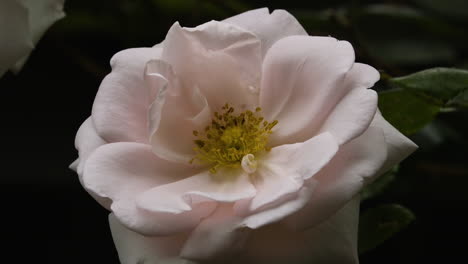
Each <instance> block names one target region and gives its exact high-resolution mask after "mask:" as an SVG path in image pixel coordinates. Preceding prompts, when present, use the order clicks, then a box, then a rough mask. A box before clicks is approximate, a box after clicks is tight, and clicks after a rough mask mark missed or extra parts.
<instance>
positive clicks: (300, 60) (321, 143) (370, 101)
mask: <svg viewBox="0 0 468 264" xmlns="http://www.w3.org/2000/svg"><path fill="white" fill-rule="evenodd" d="M354 59H355V55H354V50H353V47H352V46H351V44H350V43H349V42H346V41H338V40H336V39H335V38H332V37H314V36H309V35H308V34H307V33H306V31H305V30H304V29H303V28H302V26H301V25H300V24H299V23H298V21H297V20H296V19H295V18H294V17H293V16H292V15H290V14H289V13H288V12H286V11H284V10H276V11H274V12H272V13H270V12H269V11H268V9H266V8H265V9H258V10H253V11H249V12H246V13H243V14H240V15H237V16H235V17H231V18H229V19H226V20H224V21H222V22H217V21H211V22H208V23H205V24H203V25H200V26H198V27H195V28H184V27H181V26H180V25H179V23H175V24H174V25H173V26H172V27H171V28H170V29H169V32H168V33H167V36H166V39H165V40H164V41H163V42H162V43H160V44H158V45H156V46H154V47H151V48H135V49H128V50H124V51H121V52H119V53H117V54H116V55H115V56H114V57H113V58H112V59H111V65H112V72H111V73H110V74H109V75H107V76H106V78H105V79H104V80H103V82H102V84H101V86H100V88H99V91H98V93H97V96H96V99H95V101H94V105H93V110H92V115H91V117H89V118H88V119H87V120H86V121H85V122H84V123H83V125H82V126H81V127H80V129H79V131H78V134H77V136H76V142H75V144H76V148H77V149H78V151H79V159H78V160H77V161H76V162H74V163H73V164H72V168H74V169H76V171H77V172H78V175H79V177H80V181H81V183H82V184H83V186H84V188H85V189H86V190H87V191H88V192H89V193H90V194H91V195H92V196H93V197H94V198H95V199H96V200H97V201H98V202H99V203H100V204H101V205H102V206H104V207H105V208H107V209H108V210H110V211H111V214H110V216H109V222H110V228H111V231H112V236H113V239H114V242H115V245H116V247H117V250H118V253H119V258H120V261H121V262H122V263H124V264H136V263H206V262H210V263H213V262H215V263H231V262H232V263H358V255H357V226H358V215H359V202H360V201H359V192H360V190H361V189H362V188H363V187H364V186H365V185H366V184H368V183H369V182H371V181H373V180H374V179H375V178H376V177H377V176H379V175H381V174H382V173H383V172H385V171H386V170H388V169H389V168H391V167H392V166H393V165H395V164H397V163H398V162H400V161H401V160H402V159H404V158H405V157H407V156H408V155H409V154H410V153H411V152H413V151H414V150H415V149H416V146H415V145H414V144H413V143H412V142H411V141H410V140H409V139H407V138H406V137H405V136H403V135H402V134H400V133H399V132H398V131H397V130H396V129H395V128H394V127H392V126H391V125H390V124H389V123H388V122H386V121H385V120H384V119H383V118H382V116H381V114H380V113H379V112H378V110H377V94H376V92H375V91H373V90H371V89H368V88H370V87H372V86H373V85H374V83H375V82H376V81H378V80H379V73H378V72H377V71H376V70H375V69H374V68H372V67H371V66H369V65H366V64H361V63H355V62H354Z"/></svg>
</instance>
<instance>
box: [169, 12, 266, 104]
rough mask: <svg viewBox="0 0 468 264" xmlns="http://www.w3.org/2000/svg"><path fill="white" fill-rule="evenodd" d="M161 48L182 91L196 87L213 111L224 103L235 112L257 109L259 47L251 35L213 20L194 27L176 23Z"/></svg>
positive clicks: (258, 43)
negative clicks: (232, 107) (234, 109)
mask: <svg viewBox="0 0 468 264" xmlns="http://www.w3.org/2000/svg"><path fill="white" fill-rule="evenodd" d="M163 46H164V48H163V53H162V59H163V60H164V61H166V62H168V63H169V64H170V65H171V66H172V67H173V69H174V72H175V73H176V74H177V75H178V76H179V77H180V78H181V84H182V86H183V87H184V89H193V88H194V87H195V86H197V87H199V89H200V91H201V93H202V94H203V95H204V96H205V97H206V99H207V101H208V105H209V106H210V108H211V109H212V110H213V111H218V110H220V109H221V107H222V106H223V105H224V104H225V103H229V104H231V105H232V106H234V107H235V108H236V109H238V110H243V109H246V108H251V109H254V108H255V107H257V106H258V95H256V93H257V90H258V87H259V81H260V74H261V63H262V58H261V44H260V40H259V39H258V38H257V37H256V36H255V35H253V34H252V33H251V32H248V31H245V30H243V29H241V28H239V27H237V26H235V25H232V24H228V23H222V22H216V21H211V22H208V23H205V24H203V25H200V26H198V27H196V28H182V27H180V25H179V24H178V23H175V24H174V25H173V26H172V27H171V29H170V30H169V32H168V34H167V36H166V39H165V41H164V45H163Z"/></svg>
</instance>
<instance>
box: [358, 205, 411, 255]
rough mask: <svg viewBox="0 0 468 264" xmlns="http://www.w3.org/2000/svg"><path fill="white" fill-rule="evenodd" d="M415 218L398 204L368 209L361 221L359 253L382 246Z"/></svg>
mask: <svg viewBox="0 0 468 264" xmlns="http://www.w3.org/2000/svg"><path fill="white" fill-rule="evenodd" d="M414 218H415V216H414V214H413V213H412V212H411V211H410V210H408V209H407V208H405V207H403V206H401V205H397V204H384V205H379V206H378V207H375V208H371V209H368V210H367V211H366V212H364V213H363V214H362V215H361V216H360V219H359V253H360V254H361V253H364V252H366V251H368V250H371V249H373V248H375V247H376V246H378V245H380V244H382V243H383V242H384V241H385V240H387V239H389V238H390V237H392V236H393V235H394V234H395V233H397V232H398V231H400V230H402V229H404V228H406V227H407V226H408V225H409V224H410V223H411V222H412V221H413V220H414Z"/></svg>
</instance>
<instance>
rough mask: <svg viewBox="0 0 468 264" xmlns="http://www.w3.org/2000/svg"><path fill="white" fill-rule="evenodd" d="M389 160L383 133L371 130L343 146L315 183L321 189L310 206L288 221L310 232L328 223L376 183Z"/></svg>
mask: <svg viewBox="0 0 468 264" xmlns="http://www.w3.org/2000/svg"><path fill="white" fill-rule="evenodd" d="M386 158H387V146H386V143H385V138H384V135H383V132H382V130H381V129H379V128H376V127H370V128H369V129H368V130H367V131H366V132H365V133H364V134H362V135H361V136H360V137H358V138H356V139H354V140H352V141H350V142H348V143H347V144H345V145H343V146H342V147H341V148H340V150H339V151H338V153H337V154H336V156H335V157H334V158H333V159H332V160H331V161H330V163H329V164H328V165H327V166H326V167H325V168H323V169H322V170H321V171H320V172H319V173H318V174H317V175H315V176H314V178H313V179H314V180H316V181H317V182H318V184H317V187H316V189H315V191H314V193H313V195H312V197H311V199H310V201H309V202H308V204H307V205H306V206H305V207H304V208H303V209H302V210H301V211H299V212H297V213H295V214H294V215H292V216H290V217H288V218H287V220H286V223H287V224H288V225H289V226H291V227H292V228H296V229H300V230H302V229H306V228H309V227H313V226H315V225H317V224H319V223H320V222H322V221H324V220H325V219H327V218H328V217H330V216H331V215H332V214H334V213H335V212H336V211H337V210H338V209H339V208H341V207H342V206H343V205H344V204H346V203H347V202H348V201H349V200H350V199H352V198H353V197H354V196H355V195H356V194H357V193H358V192H359V191H360V190H361V189H362V187H363V186H364V185H365V184H366V183H368V182H370V181H372V180H373V177H375V176H376V173H377V172H378V171H379V170H380V168H381V167H382V166H383V164H384V162H385V161H386Z"/></svg>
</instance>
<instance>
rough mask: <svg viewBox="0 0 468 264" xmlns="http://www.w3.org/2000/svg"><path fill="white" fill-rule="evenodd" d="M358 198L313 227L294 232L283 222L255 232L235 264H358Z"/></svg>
mask: <svg viewBox="0 0 468 264" xmlns="http://www.w3.org/2000/svg"><path fill="white" fill-rule="evenodd" d="M359 202H360V200H359V197H356V198H355V199H353V200H352V201H350V202H349V203H348V204H347V205H346V206H344V207H343V208H342V209H340V210H339V211H337V212H336V213H335V214H334V215H332V216H331V217H330V218H328V219H327V220H326V221H325V222H323V223H321V224H320V225H318V226H315V227H314V228H310V229H307V230H304V231H293V230H290V229H287V228H285V227H284V226H282V225H281V224H280V223H278V224H273V225H270V226H266V227H265V228H261V229H258V230H254V232H253V233H252V235H251V238H250V239H249V241H248V243H247V244H246V245H245V249H246V251H247V252H245V254H244V255H243V256H242V258H241V259H240V260H238V261H237V262H234V263H249V264H250V263H252V264H253V263H271V264H283V263H298V264H302V263H303V264H308V263H314V264H322V263H323V264H330V263H332V264H335V263H336V264H356V263H359V261H358V255H357V228H358V218H359Z"/></svg>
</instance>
